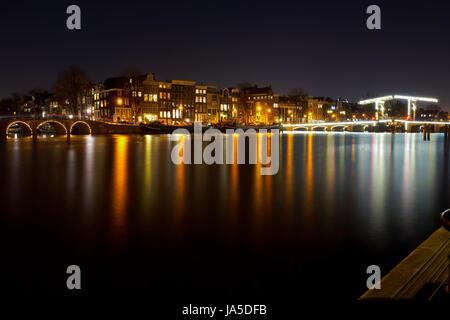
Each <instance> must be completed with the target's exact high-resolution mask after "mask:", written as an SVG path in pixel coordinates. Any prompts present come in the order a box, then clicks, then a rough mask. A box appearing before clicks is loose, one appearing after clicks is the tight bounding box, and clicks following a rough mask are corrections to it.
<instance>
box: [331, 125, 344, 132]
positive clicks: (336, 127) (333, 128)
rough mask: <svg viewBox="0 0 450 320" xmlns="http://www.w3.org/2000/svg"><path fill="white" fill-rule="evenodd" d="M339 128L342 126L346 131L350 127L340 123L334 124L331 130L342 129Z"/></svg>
mask: <svg viewBox="0 0 450 320" xmlns="http://www.w3.org/2000/svg"><path fill="white" fill-rule="evenodd" d="M338 128H342V131H346V130H347V128H348V127H347V126H345V125H342V124H339V125H337V126H332V127H331V131H340V130H337V129H338Z"/></svg>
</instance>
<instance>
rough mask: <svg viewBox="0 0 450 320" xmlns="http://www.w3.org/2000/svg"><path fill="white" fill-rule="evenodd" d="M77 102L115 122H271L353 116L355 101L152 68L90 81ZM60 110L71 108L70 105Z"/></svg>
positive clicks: (96, 115)
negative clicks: (162, 74)
mask: <svg viewBox="0 0 450 320" xmlns="http://www.w3.org/2000/svg"><path fill="white" fill-rule="evenodd" d="M80 105H81V108H80V110H81V115H82V116H86V117H89V118H91V119H97V120H102V119H103V120H109V121H115V122H151V121H155V120H158V121H161V122H163V123H168V124H172V123H177V122H194V121H200V122H203V123H217V122H229V121H231V122H237V123H265V124H271V123H279V122H281V123H302V122H313V121H321V120H325V121H345V120H351V118H352V117H353V118H355V117H356V115H355V108H354V105H351V104H349V103H346V102H343V101H336V100H332V99H329V98H315V97H311V96H306V95H290V96H280V95H279V94H275V93H274V92H273V90H272V88H271V87H270V86H268V87H257V86H247V87H245V86H244V87H241V88H223V89H218V88H217V87H216V86H213V85H204V84H202V83H197V82H194V81H186V80H170V81H158V80H156V78H155V75H154V74H153V73H149V74H145V75H139V76H131V77H114V78H109V79H107V80H106V81H104V82H103V83H100V84H96V85H93V86H92V87H91V88H89V89H88V90H87V91H86V92H85V93H84V94H82V95H81V96H80ZM51 107H52V106H51ZM53 107H55V108H56V107H57V106H56V105H53ZM61 112H62V113H63V114H64V113H65V114H69V113H70V110H62V111H61ZM50 113H52V112H51V110H50ZM358 116H360V115H358ZM368 116H369V115H368Z"/></svg>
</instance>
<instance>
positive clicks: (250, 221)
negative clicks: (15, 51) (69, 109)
mask: <svg viewBox="0 0 450 320" xmlns="http://www.w3.org/2000/svg"><path fill="white" fill-rule="evenodd" d="M280 139H281V140H280V157H281V158H280V170H279V172H278V174H277V175H275V176H262V175H260V167H261V166H260V165H259V164H258V165H237V164H232V165H211V166H207V165H178V166H176V165H174V164H172V163H171V161H170V152H171V148H172V147H173V146H174V144H175V142H172V141H169V138H168V136H166V135H162V136H121V135H115V136H93V137H83V136H80V137H74V138H73V139H71V141H70V142H67V140H66V139H64V138H58V137H57V138H54V139H41V138H38V139H37V141H33V140H32V139H23V140H22V139H19V140H8V141H6V142H5V141H3V142H1V143H0V153H1V155H0V156H1V157H0V159H1V160H0V162H1V167H2V168H3V173H2V181H3V182H2V184H1V190H0V200H1V201H0V210H1V227H0V242H1V249H2V252H3V253H4V257H5V259H4V261H9V262H6V264H4V265H3V266H2V267H1V269H0V271H1V272H2V273H8V274H9V275H10V277H11V279H12V280H11V283H15V282H14V281H15V280H17V281H19V280H18V279H22V278H21V277H23V274H19V273H17V272H14V270H15V269H16V267H15V266H16V264H17V263H18V261H19V260H20V259H23V260H27V261H28V260H30V259H31V258H33V257H34V258H37V257H39V259H37V260H36V261H39V262H40V263H41V265H33V266H29V267H35V268H37V269H39V268H45V270H47V269H49V268H50V267H49V266H59V265H64V264H66V263H67V262H68V261H74V260H76V261H79V262H77V263H79V264H83V265H84V266H85V267H86V268H88V269H89V270H91V272H92V274H93V275H92V277H95V278H96V279H100V280H98V283H96V284H91V285H90V290H92V292H103V291H108V290H109V289H108V288H110V287H111V284H110V283H109V282H108V280H107V279H108V277H109V276H111V275H112V274H114V278H115V279H116V280H117V281H116V282H115V286H116V288H117V287H119V288H135V289H136V288H137V289H139V288H141V289H142V288H145V287H146V286H152V287H153V288H156V289H158V290H159V292H161V294H164V293H165V292H166V291H167V292H169V291H170V292H173V290H175V289H176V292H178V293H179V295H180V296H182V295H183V294H187V293H189V294H193V295H198V296H200V297H201V296H203V295H204V293H205V292H208V294H209V295H234V296H235V295H237V294H258V295H263V296H264V295H265V296H270V295H274V294H280V295H282V294H283V292H284V293H287V292H290V291H294V290H296V288H298V287H299V286H301V287H302V288H304V290H310V292H312V293H314V292H316V291H318V290H319V289H320V288H322V287H323V286H325V285H326V282H327V281H328V280H327V278H326V277H324V276H323V274H325V273H326V272H328V271H327V270H328V269H327V268H329V267H330V265H333V266H334V268H335V270H336V272H338V271H339V272H340V274H342V277H341V278H339V277H337V278H336V285H337V286H341V285H342V287H344V288H346V289H344V290H343V292H342V298H348V299H353V298H355V297H356V296H358V295H359V294H361V293H362V292H363V291H364V286H365V277H364V276H365V273H364V272H365V268H366V267H367V266H368V265H370V264H378V265H380V266H381V267H382V271H384V272H386V271H387V270H389V269H390V268H392V267H393V265H394V264H396V263H397V262H398V261H400V260H401V259H402V258H403V257H404V256H405V255H406V254H407V253H408V252H409V251H411V250H412V249H413V248H414V247H415V246H417V245H418V244H419V243H420V242H421V241H423V240H424V239H425V238H426V236H427V235H429V234H430V233H431V232H433V231H434V230H435V229H436V228H437V227H438V225H439V220H438V214H439V213H440V212H441V211H443V210H444V208H446V207H450V203H449V202H448V199H449V198H450V191H449V188H448V185H449V182H450V181H449V179H450V176H449V169H448V168H449V150H448V149H449V146H448V144H446V143H444V139H443V136H442V135H439V134H434V135H433V137H432V140H431V142H426V141H423V139H421V135H419V134H394V135H391V134H369V133H318V132H315V133H285V134H283V135H282V136H281V138H280ZM233 140H234V141H237V136H234V137H233ZM263 140H264V139H262V138H261V136H260V137H259V139H258V141H259V142H261V141H263ZM268 141H270V138H269V139H268ZM260 150H261V149H260ZM234 151H235V152H234V157H235V163H236V154H237V150H236V146H235V149H234ZM30 241H31V242H30ZM43 248H45V250H44V251H43ZM18 252H20V255H19V258H18ZM17 259H19V260H17ZM30 261H32V259H31V260H30ZM36 263H37V262H36ZM70 263H74V262H70ZM12 270H13V271H12ZM49 270H53V269H51V268H50V269H49ZM105 270H108V271H107V272H106V275H104V274H103V273H104V272H105ZM43 272H46V271H43ZM48 272H50V271H48ZM102 272H103V273H102ZM48 276H49V277H50V278H51V274H49V275H48ZM103 277H104V278H105V280H104V281H101V279H103ZM186 279H196V281H195V280H186ZM211 279H214V281H212V280H211ZM27 281H29V282H30V281H31V283H33V281H35V280H33V279H31V278H26V279H22V280H20V281H19V282H20V283H27ZM55 281H56V280H55ZM56 287H57V284H56V283H52V282H51V281H50V282H48V283H47V282H46V283H45V284H43V283H40V285H37V286H36V288H40V289H41V290H42V289H43V288H44V289H45V290H47V291H45V290H44V292H52V289H54V288H56ZM11 288H16V287H14V285H13V284H11ZM17 288H19V289H16V290H19V291H20V290H22V289H20V286H19V287H17ZM58 288H59V287H58ZM169 288H170V290H169ZM156 289H155V290H156ZM24 290H25V289H24ZM30 290H31V291H33V290H34V289H30ZM58 290H59V289H58ZM205 290H206V291H205ZM208 290H209V291H208ZM21 293H22V292H21ZM49 294H50V293H49Z"/></svg>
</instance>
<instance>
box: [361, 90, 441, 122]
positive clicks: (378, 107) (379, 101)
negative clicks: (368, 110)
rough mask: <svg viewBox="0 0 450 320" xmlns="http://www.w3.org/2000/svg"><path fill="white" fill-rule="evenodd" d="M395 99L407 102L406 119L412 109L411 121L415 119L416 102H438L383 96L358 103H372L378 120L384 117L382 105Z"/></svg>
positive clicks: (434, 100) (421, 98)
mask: <svg viewBox="0 0 450 320" xmlns="http://www.w3.org/2000/svg"><path fill="white" fill-rule="evenodd" d="M395 99H402V100H407V101H408V119H410V118H411V109H412V111H413V120H415V119H416V110H417V102H418V101H425V102H433V103H437V102H438V99H436V98H424V97H412V96H402V95H393V96H384V97H378V98H372V99H367V100H361V101H359V102H358V103H359V104H361V105H364V104H371V103H374V104H375V114H376V119H377V120H378V118H379V117H381V118H383V117H384V104H385V103H386V101H389V100H395Z"/></svg>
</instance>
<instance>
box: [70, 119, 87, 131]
mask: <svg viewBox="0 0 450 320" xmlns="http://www.w3.org/2000/svg"><path fill="white" fill-rule="evenodd" d="M81 128H84V129H87V130H86V131H85V132H89V133H78V131H81ZM74 129H75V131H74ZM69 132H70V134H92V128H91V126H90V125H89V124H88V123H87V122H86V121H81V120H78V121H75V122H74V123H72V125H71V126H70V130H69Z"/></svg>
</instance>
